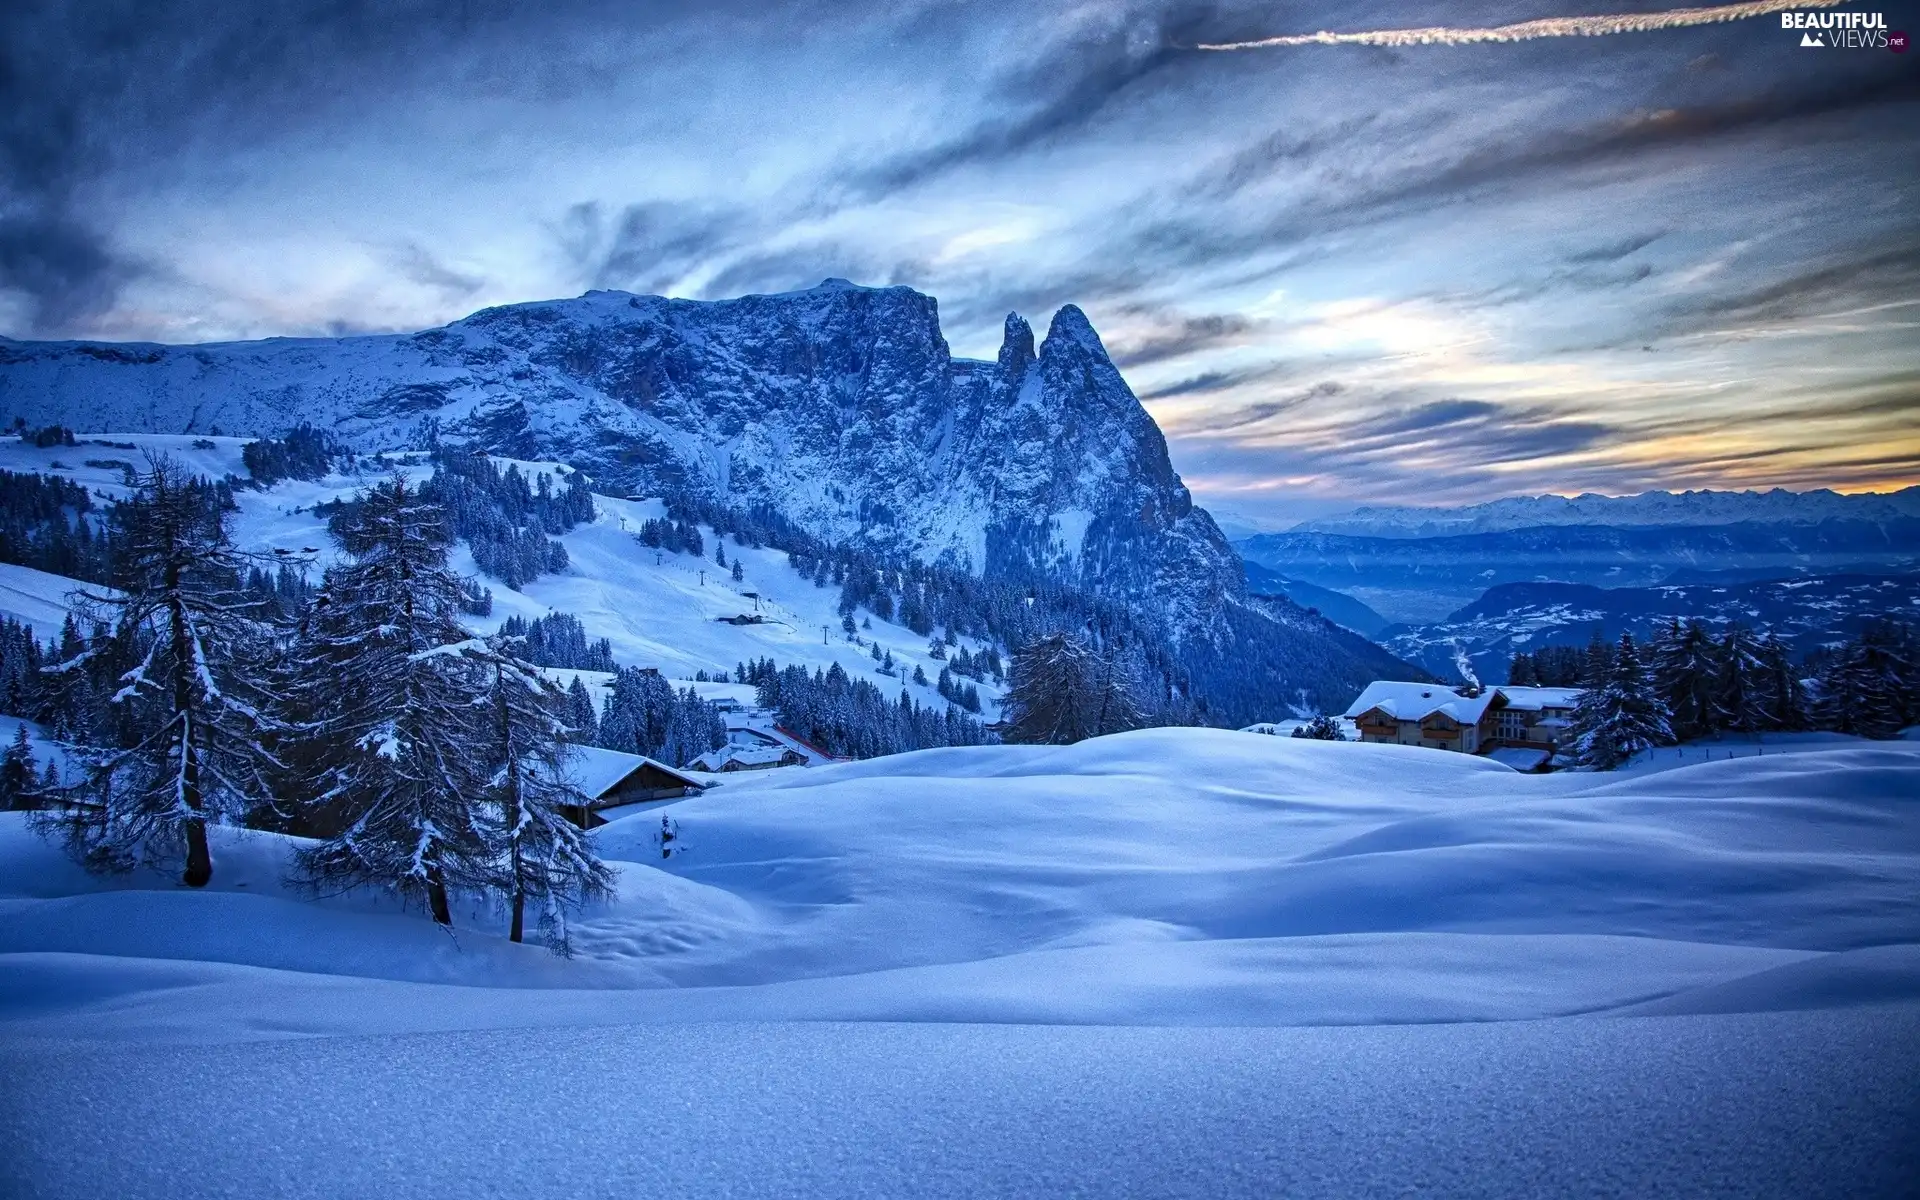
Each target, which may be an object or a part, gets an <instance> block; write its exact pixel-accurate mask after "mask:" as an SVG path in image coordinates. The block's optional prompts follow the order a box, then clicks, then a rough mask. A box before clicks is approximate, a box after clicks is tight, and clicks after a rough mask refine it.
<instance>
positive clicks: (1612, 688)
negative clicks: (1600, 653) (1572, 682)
mask: <svg viewBox="0 0 1920 1200" xmlns="http://www.w3.org/2000/svg"><path fill="white" fill-rule="evenodd" d="M1612 658H1613V662H1612V665H1611V667H1610V668H1609V671H1608V674H1607V678H1606V680H1605V682H1604V683H1602V684H1601V685H1600V686H1599V687H1589V688H1588V689H1587V690H1586V691H1584V692H1582V693H1581V695H1580V704H1579V707H1578V709H1577V710H1576V711H1575V714H1574V716H1575V725H1576V727H1577V728H1578V729H1579V731H1580V732H1579V735H1578V737H1577V739H1576V740H1575V742H1574V759H1575V761H1577V762H1578V763H1580V764H1581V765H1582V766H1587V767H1592V768H1593V769H1594V770H1597V771H1611V770H1613V769H1614V768H1615V767H1618V766H1619V765H1620V764H1622V763H1624V762H1626V761H1627V760H1628V759H1630V758H1632V757H1633V756H1634V755H1635V754H1638V753H1639V752H1640V751H1642V750H1645V749H1647V748H1648V747H1650V746H1658V745H1663V744H1665V743H1666V742H1669V741H1671V740H1672V736H1673V735H1672V730H1671V728H1670V727H1669V724H1668V720H1667V713H1666V709H1665V706H1664V705H1663V704H1662V703H1661V702H1660V699H1659V698H1658V697H1657V696H1656V695H1655V694H1654V689H1653V683H1652V680H1651V679H1650V678H1649V675H1648V672H1647V670H1646V668H1645V667H1643V666H1641V664H1640V652H1639V649H1638V648H1637V647H1636V646H1635V645H1634V644H1633V635H1632V634H1630V633H1623V634H1621V635H1620V645H1619V648H1618V649H1617V650H1616V651H1615V652H1614V654H1613V655H1612Z"/></svg>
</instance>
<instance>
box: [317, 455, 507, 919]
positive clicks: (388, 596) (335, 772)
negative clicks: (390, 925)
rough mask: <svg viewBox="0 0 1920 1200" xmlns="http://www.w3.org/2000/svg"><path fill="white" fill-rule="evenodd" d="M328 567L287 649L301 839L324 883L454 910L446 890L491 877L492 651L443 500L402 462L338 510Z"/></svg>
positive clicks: (447, 912)
mask: <svg viewBox="0 0 1920 1200" xmlns="http://www.w3.org/2000/svg"><path fill="white" fill-rule="evenodd" d="M331 531H332V533H333V536H334V539H335V541H337V542H338V543H339V546H340V549H341V550H342V551H344V552H345V554H346V555H347V560H346V561H345V562H344V563H342V564H341V565H339V566H336V567H333V568H332V569H330V570H329V571H328V572H327V574H326V578H325V580H324V582H323V584H322V587H321V594H320V596H319V597H318V598H317V599H316V600H315V603H314V611H313V613H312V614H311V615H310V617H309V619H308V620H307V621H306V623H305V626H304V628H303V630H302V635H301V636H300V637H299V638H298V639H297V641H296V642H295V645H294V650H293V662H292V668H293V670H292V675H293V680H294V685H293V686H294V688H295V690H296V691H297V692H298V693H299V696H298V699H299V700H300V701H301V703H300V708H301V709H302V711H304V712H305V713H307V714H309V716H308V718H307V723H306V725H305V727H304V728H303V729H302V730H301V731H300V734H301V736H300V739H299V740H300V743H301V746H300V749H302V750H303V751H304V753H303V754H302V755H301V759H302V761H303V762H306V763H309V764H311V771H312V778H311V779H309V780H308V781H307V787H306V792H307V794H308V795H309V796H311V797H312V800H311V802H310V803H311V811H310V812H309V813H308V814H307V817H308V820H307V822H306V823H307V825H308V826H309V827H310V828H313V829H314V830H315V832H317V833H319V834H320V835H321V840H320V841H319V842H318V843H317V844H315V845H313V846H311V847H308V848H306V849H304V850H302V851H301V852H300V854H299V859H298V863H299V868H300V871H301V873H302V874H303V875H304V876H305V878H306V879H307V881H308V882H310V883H311V884H312V885H313V886H315V887H317V888H322V889H341V890H344V889H348V888H354V887H378V888H385V889H388V890H391V891H394V892H396V893H398V894H399V895H401V896H402V897H405V898H408V899H414V900H423V901H424V902H425V903H426V905H427V907H428V909H429V911H430V912H431V913H432V914H433V919H434V920H435V921H437V922H439V923H440V924H442V925H450V924H452V923H453V912H452V907H451V904H450V902H449V899H448V893H449V891H450V890H452V889H455V888H484V887H486V886H488V885H489V884H491V883H492V882H493V881H494V879H495V877H496V870H495V864H494V859H493V847H492V845H491V844H490V839H489V837H488V836H487V821H486V815H485V814H484V812H483V811H482V807H483V806H484V805H485V804H486V802H487V796H488V794H489V788H490V785H491V783H492V780H493V771H492V768H491V763H492V759H493V756H492V754H491V753H490V752H489V749H490V746H491V745H492V729H491V725H490V721H489V716H490V714H489V713H488V710H487V707H486V705H485V704H484V703H476V701H480V700H483V699H484V697H485V696H486V694H487V689H488V686H489V683H490V680H489V678H488V675H487V671H486V666H487V662H486V656H485V655H484V654H476V653H474V652H473V651H475V650H476V649H480V647H479V646H478V645H477V644H476V643H475V641H474V639H473V638H472V636H471V635H470V634H469V633H468V632H467V631H466V630H465V629H464V628H462V627H461V625H460V620H459V611H460V598H461V581H460V579H459V578H458V577H457V576H455V575H454V573H453V571H452V570H451V569H450V568H449V567H448V565H447V553H448V550H449V548H450V547H451V545H452V540H453V535H452V533H451V531H450V530H449V528H448V525H447V521H446V518H445V516H444V514H443V513H442V511H441V509H440V508H439V506H438V505H436V504H433V503H431V502H429V501H427V500H425V499H424V498H423V497H422V496H421V495H420V493H419V491H418V490H417V489H416V488H414V486H413V485H412V484H410V483H408V482H407V480H406V478H405V477H403V476H401V475H398V474H395V475H394V476H392V477H391V478H389V479H387V480H385V481H383V482H381V483H378V484H376V485H375V486H374V487H372V488H371V489H369V490H368V491H367V493H366V494H365V496H364V497H362V498H361V500H360V501H359V502H358V503H357V504H355V505H352V506H350V507H349V508H347V509H344V510H343V511H342V512H341V513H340V514H338V516H337V517H336V519H335V520H334V522H333V523H332V530H331Z"/></svg>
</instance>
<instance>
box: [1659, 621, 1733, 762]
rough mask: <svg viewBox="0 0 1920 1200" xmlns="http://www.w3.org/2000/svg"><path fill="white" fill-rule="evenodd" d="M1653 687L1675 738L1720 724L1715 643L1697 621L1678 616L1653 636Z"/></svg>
mask: <svg viewBox="0 0 1920 1200" xmlns="http://www.w3.org/2000/svg"><path fill="white" fill-rule="evenodd" d="M1652 649H1653V652H1652V660H1653V663H1652V667H1653V684H1654V691H1655V693H1656V694H1657V695H1658V696H1659V698H1660V701H1661V703H1663V704H1664V705H1665V706H1666V709H1667V711H1668V713H1670V714H1671V721H1672V726H1673V737H1674V740H1675V741H1680V742H1685V741H1690V740H1692V739H1694V738H1698V737H1706V736H1707V735H1708V734H1711V733H1717V732H1719V730H1720V728H1721V724H1720V717H1719V705H1718V704H1717V703H1716V700H1717V697H1716V696H1715V691H1716V683H1717V681H1718V680H1719V678H1720V670H1719V662H1718V661H1717V660H1718V659H1719V657H1720V656H1719V653H1718V647H1716V646H1715V645H1714V642H1713V638H1712V637H1711V636H1710V635H1709V634H1708V633H1707V631H1706V630H1705V629H1704V628H1702V627H1701V625H1700V623H1699V622H1698V621H1688V622H1687V623H1686V624H1685V625H1682V624H1681V623H1680V621H1679V619H1678V618H1675V620H1674V621H1673V624H1672V625H1671V626H1670V627H1668V628H1667V629H1665V630H1663V631H1661V633H1660V635H1659V636H1658V637H1657V638H1656V639H1655V641H1654V644H1653V648H1652Z"/></svg>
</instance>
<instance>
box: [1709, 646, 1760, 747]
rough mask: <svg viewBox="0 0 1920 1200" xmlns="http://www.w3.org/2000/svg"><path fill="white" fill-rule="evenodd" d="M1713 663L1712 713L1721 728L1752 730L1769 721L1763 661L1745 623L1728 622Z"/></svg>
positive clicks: (1742, 731)
mask: <svg viewBox="0 0 1920 1200" xmlns="http://www.w3.org/2000/svg"><path fill="white" fill-rule="evenodd" d="M1717 649H1718V654H1717V656H1716V658H1717V661H1716V662H1715V663H1714V678H1713V717H1714V724H1715V726H1716V727H1717V728H1720V729H1729V730H1732V731H1734V732H1736V733H1755V732H1759V731H1762V730H1765V729H1767V728H1768V727H1769V725H1770V720H1769V714H1768V706H1767V681H1766V663H1765V662H1764V661H1763V660H1762V658H1761V655H1760V644H1759V643H1758V642H1757V641H1755V640H1754V637H1753V635H1752V634H1751V633H1749V632H1748V631H1747V629H1746V627H1745V626H1742V625H1729V626H1728V627H1727V632H1726V636H1725V637H1723V638H1721V639H1720V645H1719V646H1718V647H1717Z"/></svg>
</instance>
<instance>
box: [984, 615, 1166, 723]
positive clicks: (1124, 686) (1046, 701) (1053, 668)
mask: <svg viewBox="0 0 1920 1200" xmlns="http://www.w3.org/2000/svg"><path fill="white" fill-rule="evenodd" d="M1001 712H1002V714H1003V719H1004V721H1005V729H1004V731H1003V732H1002V733H1001V740H1003V741H1007V742H1014V743H1029V744H1043V745H1055V746H1064V745H1068V744H1070V743H1073V742H1079V741H1084V740H1085V739H1087V738H1090V737H1098V736H1100V735H1102V734H1107V733H1119V732H1121V731H1122V730H1127V729H1138V728H1139V727H1140V725H1141V724H1142V723H1143V720H1144V718H1143V716H1142V714H1141V712H1140V705H1139V701H1138V700H1137V699H1136V698H1135V697H1134V695H1133V690H1132V677H1131V673H1130V672H1129V671H1128V670H1127V665H1126V661H1125V659H1124V658H1122V657H1121V655H1120V654H1119V653H1118V652H1117V651H1116V650H1113V649H1109V651H1108V652H1107V653H1106V654H1096V653H1095V652H1094V651H1093V650H1092V649H1091V648H1089V647H1088V646H1087V644H1086V643H1085V642H1083V641H1081V640H1080V639H1079V638H1078V637H1075V636H1074V635H1072V634H1066V633H1053V634H1048V635H1047V636H1045V637H1042V638H1039V639H1037V640H1035V641H1034V642H1033V643H1032V644H1030V645H1028V646H1027V647H1026V648H1025V649H1023V650H1021V651H1020V653H1019V654H1017V655H1015V656H1014V660H1013V674H1012V682H1011V683H1010V685H1009V686H1008V689H1007V694H1006V699H1005V701H1004V703H1003V705H1002V708H1001Z"/></svg>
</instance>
